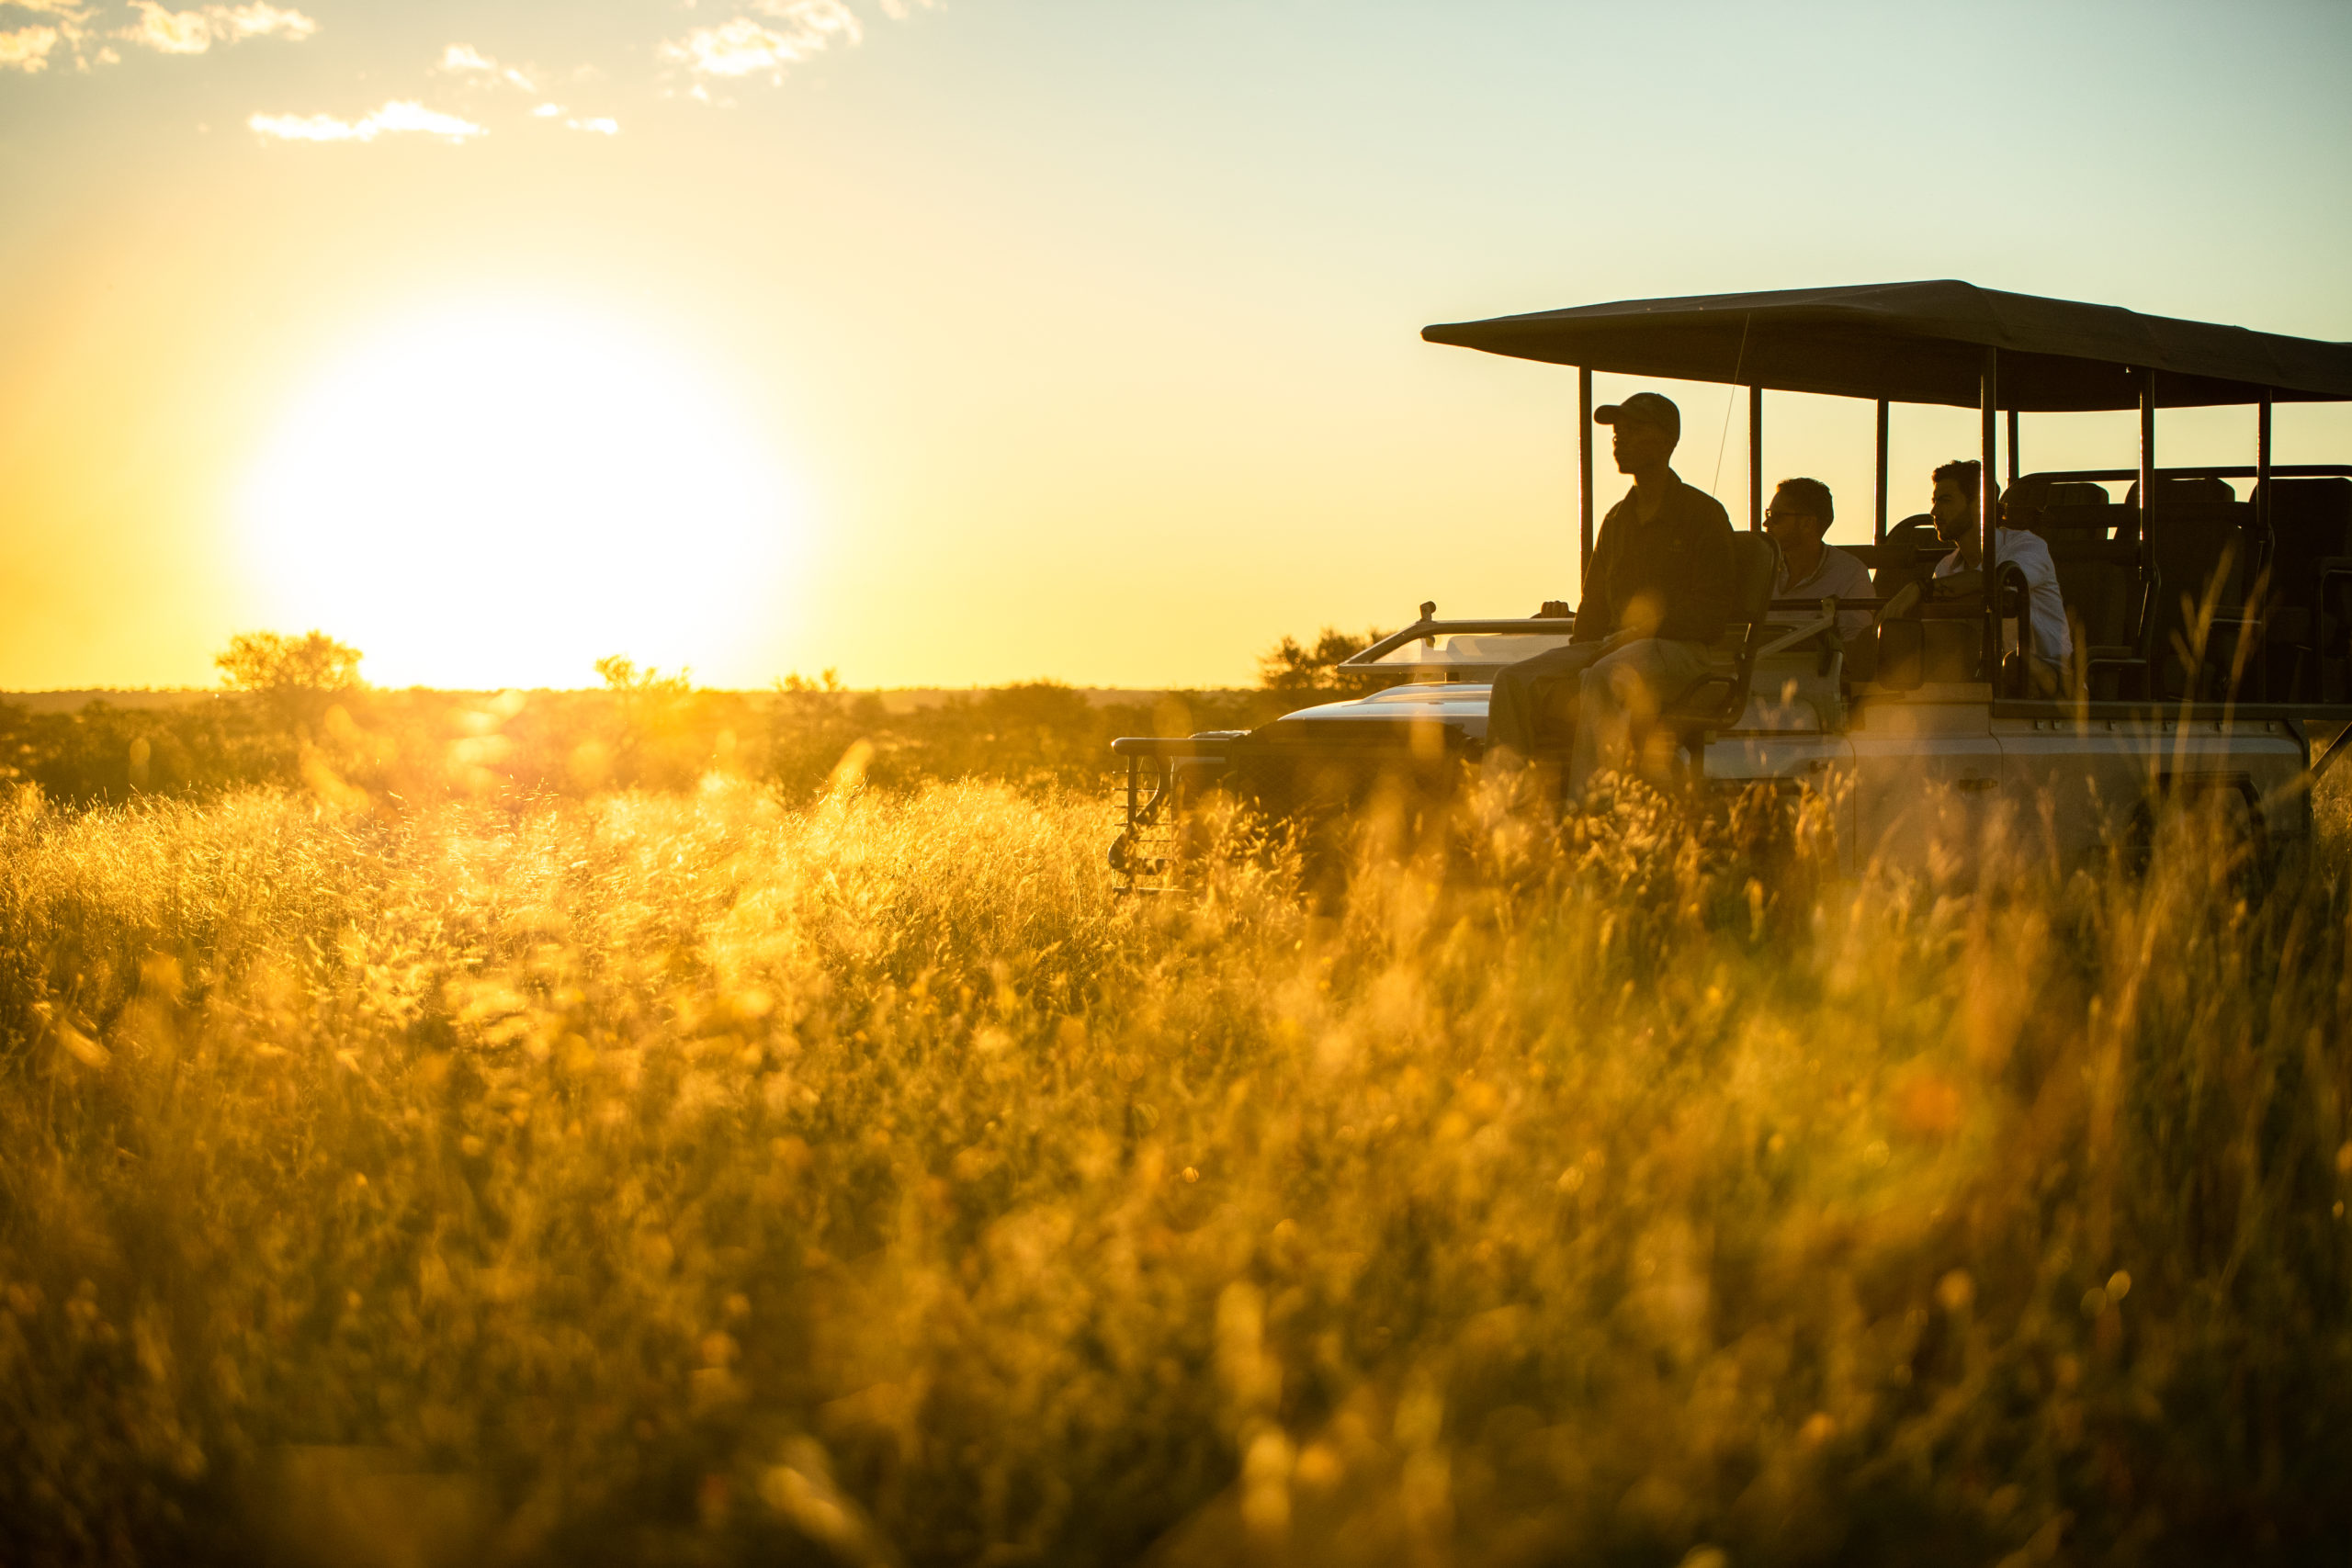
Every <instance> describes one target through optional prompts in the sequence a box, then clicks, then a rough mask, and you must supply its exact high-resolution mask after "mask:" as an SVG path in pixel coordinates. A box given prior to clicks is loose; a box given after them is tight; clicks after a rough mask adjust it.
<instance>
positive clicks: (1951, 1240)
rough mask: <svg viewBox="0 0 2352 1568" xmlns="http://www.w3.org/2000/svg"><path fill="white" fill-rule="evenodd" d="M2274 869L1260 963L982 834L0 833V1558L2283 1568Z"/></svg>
mask: <svg viewBox="0 0 2352 1568" xmlns="http://www.w3.org/2000/svg"><path fill="white" fill-rule="evenodd" d="M2323 807H2324V809H2323V811H2322V813H2321V817H2322V828H2323V831H2322V835H2321V840H2320V842H2319V843H2318V845H2317V846H2316V848H2315V849H2314V851H2313V852H2312V854H2311V855H2310V856H2309V857H2306V858H2303V859H2301V860H2298V861H2297V862H2295V863H2290V864H2289V865H2288V866H2286V867H2285V868H2284V869H2283V870H2282V871H2281V872H2280V873H2279V874H2278V876H2277V878H2276V879H2275V880H2274V881H2271V882H2269V883H2267V885H2264V884H2262V883H2261V882H2259V881H2257V879H2256V878H2254V877H2252V876H2251V875H2249V874H2247V873H2246V871H2245V868H2244V867H2243V866H2240V865H2236V864H2233V863H2232V861H2231V858H2230V855H2229V854H2228V852H2226V851H2225V850H2224V849H2222V848H2220V847H2217V842H2216V841H2214V840H2208V839H2207V838H2205V837H2203V836H2201V835H2200V833H2199V829H2198V825H2197V824H2196V823H2195V822H2193V821H2192V822H2188V823H2184V824H2181V825H2179V826H2177V829H2174V830H2172V831H2170V832H2168V833H2167V835H2166V836H2165V838H2164V839H2163V840H2162V841H2160V842H2159V843H2158V845H2157V846H2156V850H2155V853H2154V860H2153V863H2152V864H2151V865H2150V866H2149V867H2148V868H2147V869H2146V871H2145V874H2143V875H2131V874H2125V873H2124V872H2121V871H2118V872H2116V873H2115V874H2112V875H2110V876H2108V877H2107V878H2105V879H2101V878H2099V877H2096V876H2093V875H2090V874H2075V875H2074V876H2073V877H2072V878H2071V879H2065V880H2061V879H2057V878H2056V877H2054V876H2053V874H2052V873H2051V871H2050V869H2049V867H2048V866H2047V864H2046V863H2044V861H2043V859H2042V857H2041V856H2039V855H2038V854H2036V853H2035V852H2033V850H2032V848H2031V846H2030V843H2027V842H2023V841H2020V842H2019V843H2018V844H2017V845H2015V846H2011V847H2004V846H2002V845H2001V844H1998V843H1996V844H1995V845H1994V846H1993V848H1992V850H1991V851H1990V852H1989V853H1988V854H1987V856H1986V857H1985V863H1984V866H1983V869H1982V871H1981V874H1977V875H1976V876H1975V877H1974V878H1973V880H1970V881H1968V882H1966V883H1964V884H1963V883H1952V884H1950V885H1946V886H1933V885H1928V884H1922V883H1917V882H1905V881H1903V880H1899V879H1895V878H1893V877H1891V876H1885V875H1880V874H1868V875H1864V876H1862V877H1860V879H1858V880H1846V881H1839V880H1836V879H1834V878H1831V877H1828V876H1826V875H1825V874H1821V866H1820V861H1821V856H1822V854H1823V851H1822V850H1821V848H1820V846H1819V845H1818V844H1817V843H1816V842H1815V841H1814V840H1813V839H1812V837H1811V836H1809V834H1808V833H1807V832H1806V831H1805V830H1804V825H1802V824H1800V825H1799V826H1800V830H1799V831H1798V832H1797V833H1796V834H1795V836H1794V838H1793V840H1791V841H1785V842H1777V843H1767V842H1764V840H1765V839H1766V838H1768V837H1769V835H1762V834H1759V833H1758V832H1757V831H1752V830H1750V829H1752V828H1753V824H1747V823H1745V822H1744V820H1743V819H1742V818H1741V816H1740V814H1739V813H1734V814H1733V817H1732V818H1730V819H1727V820H1717V821H1698V822H1693V821H1691V820H1689V819H1687V818H1685V817H1684V816H1683V815H1682V814H1681V813H1680V812H1679V810H1677V809H1674V808H1670V807H1665V806H1662V805H1660V804H1658V803H1657V802H1656V801H1655V800H1651V799H1648V798H1641V799H1636V798H1633V797H1630V796H1629V797H1622V798H1620V799H1619V800H1618V801H1617V802H1616V804H1615V805H1614V806H1613V807H1610V808H1608V809H1606V810H1604V811H1602V812H1601V813H1600V814H1599V815H1597V816H1594V817H1591V818H1582V819H1577V820H1573V821H1571V823H1570V824H1569V825H1568V826H1567V828H1566V829H1564V830H1563V831H1562V832H1560V833H1558V834H1556V835H1555V834H1553V833H1551V832H1549V831H1548V830H1544V829H1537V828H1534V827H1532V826H1530V825H1528V824H1527V823H1524V822H1520V823H1517V824H1512V823H1505V824H1503V825H1502V826H1501V827H1500V828H1499V829H1494V830H1492V831H1490V830H1489V827H1490V826H1491V825H1481V824H1478V823H1476V822H1473V823H1469V824H1467V825H1466V827H1465V829H1464V831H1463V832H1462V834H1461V835H1460V836H1459V842H1458V843H1457V846H1456V852H1455V853H1454V854H1453V858H1452V859H1451V860H1450V861H1449V862H1448V863H1445V864H1443V865H1441V864H1439V863H1437V862H1436V861H1434V860H1432V859H1431V858H1430V857H1428V856H1426V855H1419V854H1416V853H1412V852H1406V851H1404V850H1400V849H1397V848H1395V847H1394V846H1389V845H1385V844H1384V843H1383V842H1382V841H1380V840H1379V837H1378V833H1377V829H1378V824H1377V822H1375V823H1374V824H1373V827H1372V829H1369V830H1368V831H1369V833H1370V837H1369V838H1368V840H1367V842H1366V846H1365V850H1364V854H1363V860H1362V863H1361V864H1360V866H1359V868H1358V870H1357V872H1356V874H1355V877H1354V880H1353V882H1352V885H1351V887H1350V890H1349V892H1348V895H1347V897H1346V898H1345V899H1344V901H1343V902H1342V903H1340V904H1337V905H1334V906H1332V907H1329V908H1318V907H1314V906H1311V905H1309V904H1308V903H1306V902H1304V901H1302V899H1301V898H1300V897H1297V896H1296V893H1295V886H1296V884H1295V872H1296V867H1295V863H1293V862H1291V861H1289V860H1287V859H1286V858H1285V856H1284V855H1283V853H1281V852H1279V851H1278V850H1271V849H1266V848H1264V847H1262V846H1261V847H1259V848H1257V849H1255V850H1251V849H1250V846H1249V845H1248V844H1246V843H1244V842H1242V841H1241V840H1242V838H1245V837H1246V834H1241V833H1240V830H1239V829H1237V830H1236V832H1237V835H1238V836H1237V838H1236V839H1235V840H1233V841H1232V842H1231V843H1230V844H1229V845H1228V850H1229V851H1230V852H1224V853H1219V854H1215V855H1212V856H1211V857H1210V858H1209V860H1208V862H1207V863H1206V866H1205V869H1204V872H1203V877H1204V881H1203V885H1202V886H1201V887H1200V889H1199V890H1198V891H1197V893H1196V894H1194V895H1193V896H1190V897H1167V898H1160V899H1146V898H1121V897H1116V896H1115V895H1114V888H1113V881H1112V878H1111V876H1110V875H1109V874H1108V872H1107V870H1106V868H1105V865H1104V860H1103V851H1104V847H1105V844H1106V842H1107V840H1108V837H1109V833H1110V831H1111V828H1110V822H1109V819H1108V817H1107V815H1106V808H1105V807H1104V804H1103V796H1102V795H1100V794H1099V793H1094V792H1091V791H1088V790H1080V789H1076V788H1066V787H1062V786H1057V785H1053V784H1033V785H1030V786H1027V787H1017V786H1014V785H1012V784H1001V783H988V782H978V781H969V780H967V781H965V782H960V783H958V782H943V781H934V782H931V783H922V782H919V781H916V782H908V783H905V784H897V785H887V786H886V785H885V784H876V783H870V782H868V783H861V782H860V781H858V780H857V779H856V777H855V776H854V771H852V772H851V773H843V774H842V776H840V777H839V778H838V779H837V780H836V781H835V783H834V784H833V785H832V786H831V788H830V789H827V790H821V791H819V792H817V793H815V794H814V795H809V796H806V797H801V796H797V795H786V794H783V793H780V792H778V791H776V790H775V789H773V788H770V787H768V786H764V785H761V784H752V783H747V782H743V781H741V780H740V779H729V778H725V777H720V776H717V775H714V776H713V777H711V778H709V779H707V780H706V781H705V782H704V783H703V784H702V785H701V786H700V787H698V788H689V789H685V790H682V791H677V792H671V793H661V792H622V793H610V794H603V795H589V796H586V797H582V798H557V797H554V796H551V795H549V796H537V797H529V796H520V795H518V796H513V797H510V798H506V799H503V800H493V801H489V802H484V801H479V800H471V801H469V800H467V799H463V798H454V797H453V798H445V799H440V800H438V801H435V802H424V801H408V802H402V801H398V800H392V799H388V798H381V797H379V798H377V799H375V800H373V801H372V802H368V803H355V802H353V801H351V800H348V799H343V798H340V797H338V798H337V799H334V800H322V798H320V797H319V796H318V795H316V794H315V793H311V792H306V791H303V790H301V789H299V788H284V787H276V788H260V789H252V788H247V789H234V790H229V791H226V792H220V793H215V794H212V795H200V796H190V797H187V798H178V799H157V798H149V799H143V800H139V801H134V802H132V803H130V804H127V805H115V806H104V805H101V806H96V807H90V808H88V809H85V810H75V809H67V808H63V807H57V806H53V805H47V804H44V802H43V799H42V797H41V795H40V792H39V791H38V790H34V789H29V788H20V789H19V790H18V792H17V794H16V795H14V796H13V797H12V799H11V800H10V802H9V804H8V805H7V807H6V811H5V813H0V1454H5V1455H6V1461H5V1463H0V1520H5V1525H0V1559H5V1560H6V1561H8V1562H23V1563H39V1562H124V1563H129V1562H149V1563H164V1562H239V1563H243V1562H288V1563H321V1564H324V1563H336V1564H374V1563H381V1564H388V1565H391V1564H400V1565H407V1564H416V1565H424V1564H443V1563H448V1564H456V1563H516V1564H537V1563H567V1564H570V1563H605V1562H610V1563H642V1564H662V1563H677V1564H704V1563H710V1564H718V1563H733V1562H839V1563H867V1564H878V1563H901V1564H910V1565H911V1564H950V1563H976V1564H999V1565H1001V1564H1012V1563H1023V1562H1035V1563H1120V1562H1135V1561H1138V1560H1146V1559H1148V1560H1149V1561H1153V1562H1160V1563H1165V1564H1170V1565H1171V1568H1173V1565H1184V1564H1195V1563H1198V1564H1213V1565H1216V1568H1228V1565H1231V1564H1237V1563H1246V1562H1274V1561H1290V1562H1335V1563H1347V1562H1363V1563H1375V1562H1379V1563H1386V1562H1399V1563H1417V1564H1444V1563H1461V1564H1473V1563H1479V1564H1484V1563H1495V1564H1522V1563H1524V1564H1533V1563H1545V1562H1611V1563H1628V1564H1634V1563H1658V1564H1665V1565H1668V1568H1672V1565H1674V1564H1691V1565H1693V1568H1696V1565H1700V1564H1712V1565H1717V1568H1720V1565H1723V1564H1726V1563H1736V1564H1747V1563H1796V1562H1920V1563H1988V1564H1989V1563H1995V1562H2012V1563H2020V1564H2022V1563H2031V1562H2199V1561H2202V1562H2212V1561H2247V1560H2269V1561H2278V1562H2309V1561H2314V1560H2319V1556H2320V1555H2321V1554H2323V1553H2327V1552H2333V1553H2336V1554H2340V1552H2341V1551H2342V1549H2343V1543H2344V1542H2345V1540H2346V1539H2347V1536H2352V1489H2347V1488H2346V1485H2345V1481H2344V1478H2345V1476H2346V1474H2347V1473H2352V1231H2347V1226H2346V1218H2345V1199H2346V1195H2347V1193H2352V1141H2348V1140H2352V1127H2347V1125H2346V1104H2347V1100H2346V1096H2347V1091H2352V1068H2347V1063H2346V1055H2345V1051H2344V1041H2345V1038H2346V1022H2347V1018H2352V952H2348V951H2347V943H2352V886H2347V881H2346V855H2345V851H2346V831H2345V821H2344V812H2343V809H2342V807H2341V804H2340V803H2339V802H2336V801H2326V802H2323ZM1463 845H1466V846H1467V847H1466V848H1463V847H1462V846H1463ZM2339 1560H2340V1559H2339Z"/></svg>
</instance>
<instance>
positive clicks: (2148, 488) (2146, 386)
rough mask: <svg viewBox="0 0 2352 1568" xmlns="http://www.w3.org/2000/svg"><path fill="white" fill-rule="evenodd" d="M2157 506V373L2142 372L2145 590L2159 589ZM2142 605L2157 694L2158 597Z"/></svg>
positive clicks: (2150, 676)
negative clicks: (2153, 524) (2151, 518)
mask: <svg viewBox="0 0 2352 1568" xmlns="http://www.w3.org/2000/svg"><path fill="white" fill-rule="evenodd" d="M2155 502H2156V373H2155V372H2154V370H2149V369H2144V368H2143V370H2142V371H2141V372H2140V583H2141V586H2142V587H2143V589H2146V588H2150V587H2154V586H2158V585H2157V584H2156V581H2155V571H2156V555H2155V548H2154V545H2153V543H2152V542H2151V537H2152V534H2153V530H2151V529H2150V528H2149V526H2148V515H2149V513H2151V512H2152V511H2153V510H2154V507H2155ZM2142 602H2143V604H2145V606H2146V608H2145V610H2144V611H2143V615H2142V619H2141V625H2140V637H2139V643H2140V657H2141V658H2142V659H2143V660H2146V661H2147V662H2146V663H2145V664H2144V665H2143V666H2142V668H2143V670H2144V671H2146V679H2147V682H2148V687H2147V693H2146V694H2147V695H2149V696H2151V697H2153V696H2154V695H2155V693H2156V648H2155V636H2156V614H2155V610H2156V604H2155V595H2154V593H2147V592H2143V594H2142Z"/></svg>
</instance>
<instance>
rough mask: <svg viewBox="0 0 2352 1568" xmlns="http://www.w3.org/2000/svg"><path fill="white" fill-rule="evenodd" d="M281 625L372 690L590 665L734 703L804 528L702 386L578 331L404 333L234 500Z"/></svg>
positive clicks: (296, 413)
mask: <svg viewBox="0 0 2352 1568" xmlns="http://www.w3.org/2000/svg"><path fill="white" fill-rule="evenodd" d="M243 520H244V528H245V536H246V540H247V544H248V547H249V549H250V550H251V552H252V554H253V567H254V576H255V580H256V581H257V582H259V583H261V584H263V585H265V592H266V601H265V602H266V607H267V611H268V614H269V615H271V616H272V618H273V622H274V624H280V625H284V626H296V627H301V626H321V627H323V628H325V629H327V630H329V631H331V632H332V633H334V635H335V636H336V637H341V638H343V639H344V640H345V641H347V642H351V643H355V644H356V645H357V646H358V647H359V648H361V649H364V650H365V651H366V653H367V655H368V677H369V679H371V680H372V681H375V682H379V683H382V684H394V685H403V684H410V683H424V684H435V685H445V686H470V687H484V686H502V685H526V686H527V685H555V686H577V685H586V684H593V683H594V679H595V677H594V670H593V668H592V666H593V663H594V660H596V659H597V658H598V657H599V656H601V655H603V654H607V653H616V652H625V653H628V654H629V655H631V656H632V657H634V658H635V659H637V660H639V662H640V663H657V664H661V665H663V666H668V667H675V666H677V665H681V664H684V665H692V666H694V667H695V668H696V669H697V670H698V671H702V672H703V673H704V674H705V675H706V676H707V677H708V678H711V679H733V680H742V679H744V678H745V676H744V675H743V673H742V670H743V665H744V661H745V659H746V655H747V653H748V650H749V649H750V648H751V647H752V645H753V644H754V643H755V642H757V641H759V640H761V639H760V638H759V635H758V634H759V632H760V629H761V628H762V626H765V625H772V624H773V617H774V616H775V615H778V614H780V613H782V611H783V610H784V608H785V606H784V604H782V602H781V596H782V594H783V592H784V588H785V573H786V567H787V565H788V563H789V560H790V558H791V556H792V554H793V553H794V551H793V546H794V545H795V543H796V536H797V531H798V524H797V515H796V509H795V508H794V506H793V505H792V504H791V502H790V498H789V495H788V492H787V487H786V484H785V483H784V480H783V476H782V475H781V474H780V473H779V471H778V465H777V464H776V462H775V459H774V457H772V455H771V454H770V453H769V452H768V451H767V450H766V445H765V444H764V443H763V441H761V440H760V439H759V438H758V437H757V435H756V434H754V433H753V432H752V430H751V429H750V428H748V426H747V423H746V422H745V421H744V420H743V419H742V418H741V416H740V415H739V414H738V412H736V411H735V410H734V409H732V408H730V407H729V406H728V405H727V403H726V402H725V401H724V400H722V399H721V398H719V397H718V396H717V395H716V393H715V391H714V389H713V385H712V382H711V380H710V379H709V378H707V376H705V375H703V374H701V373H699V372H698V371H697V369H696V367H693V366H692V365H690V364H688V363H687V362H685V361H684V360H683V359H682V358H681V357H679V356H677V355H673V354H671V353H668V352H666V351H664V350H663V349H662V347H660V346H659V345H657V344H652V343H650V342H648V341H647V340H646V339H645V338H644V337H642V336H641V335H640V334H639V333H635V332H633V331H631V330H629V329H628V328H626V327H623V326H620V325H617V324H615V323H612V322H609V321H596V320H594V319H593V318H591V317H588V316H586V315H584V314H582V313H575V312H571V311H566V310H559V309H552V308H548V307H546V306H540V305H519V306H518V305H515V304H504V303H502V304H495V305H485V306H481V307H476V308H472V309H469V310H459V311H447V312H441V313H436V314H434V315H431V316H429V317H425V318H422V319H417V320H412V321H406V322H403V323H402V324H401V325H400V326H399V327H397V328H396V329H395V330H392V331H390V332H388V333H384V334H383V335H382V336H380V337H379V338H378V339H376V340H375V341H373V342H372V343H369V344H366V345H364V346H363V347H361V348H360V349H359V350H358V351H357V352H356V353H355V354H353V355H350V356H349V357H347V358H345V360H343V361H342V362H341V363H340V364H337V365H335V366H334V367H333V368H332V369H331V370H329V371H328V372H327V373H326V374H325V375H324V376H323V378H322V379H320V380H319V381H318V382H317V383H315V384H314V385H313V386H312V387H311V388H310V389H308V390H307V391H306V392H305V393H304V394H303V395H302V397H301V398H300V401H299V402H297V403H296V404H295V406H294V407H293V408H292V409H291V410H290V411H289V412H288V414H287V416H286V417H285V418H284V420H283V421H282V423H280V425H279V427H278V429H277V433H276V435H275V436H274V438H273V439H272V440H271V441H270V442H269V443H268V445H267V446H266V448H265V449H264V452H263V455H262V457H261V459H260V461H259V463H258V465H257V466H256V468H255V469H254V474H253V478H252V480H251V482H250V483H249V485H248V487H247V489H246V492H245V495H244V503H243Z"/></svg>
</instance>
